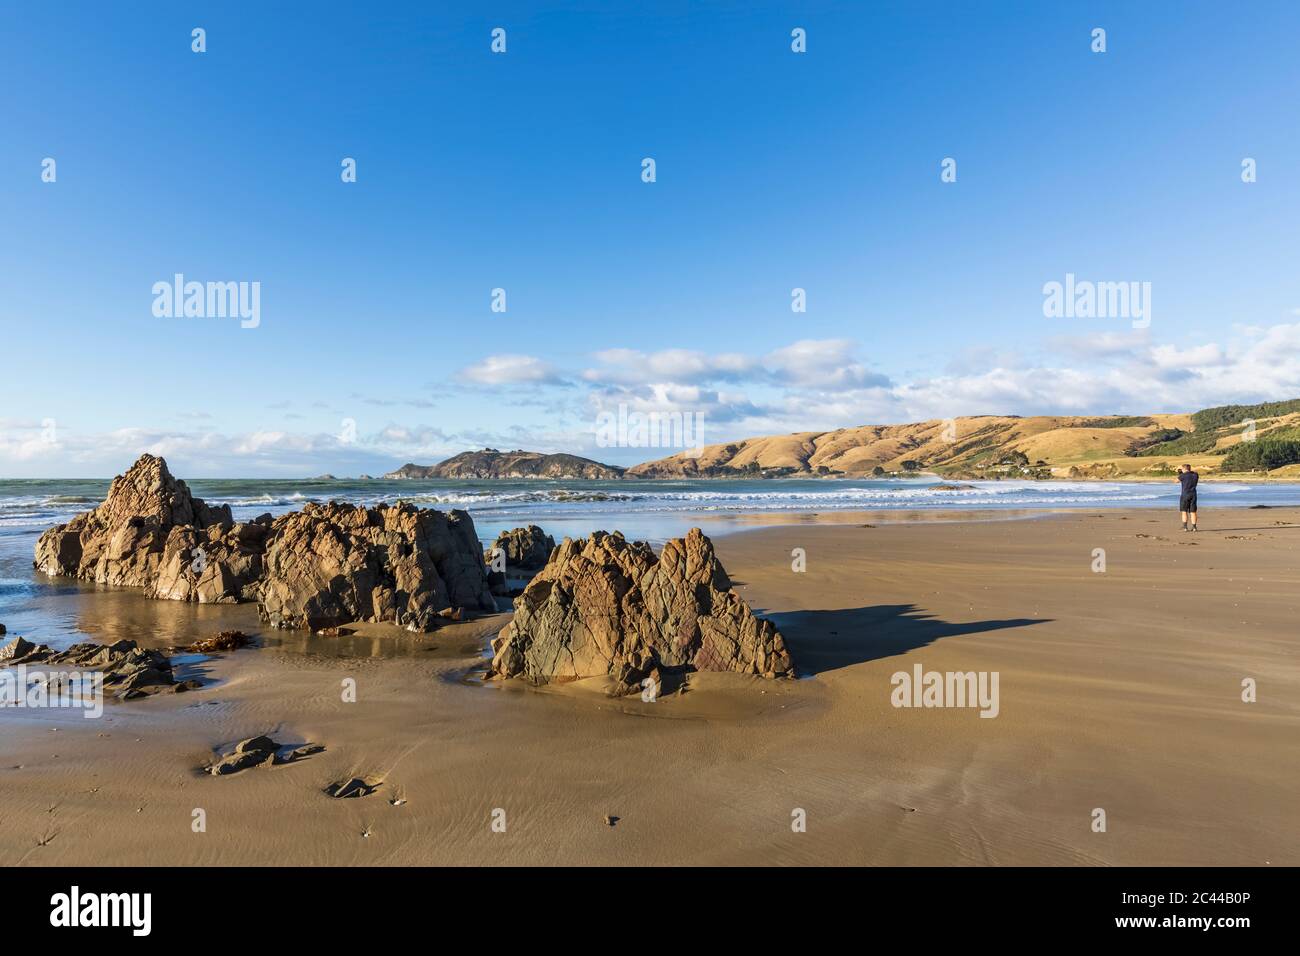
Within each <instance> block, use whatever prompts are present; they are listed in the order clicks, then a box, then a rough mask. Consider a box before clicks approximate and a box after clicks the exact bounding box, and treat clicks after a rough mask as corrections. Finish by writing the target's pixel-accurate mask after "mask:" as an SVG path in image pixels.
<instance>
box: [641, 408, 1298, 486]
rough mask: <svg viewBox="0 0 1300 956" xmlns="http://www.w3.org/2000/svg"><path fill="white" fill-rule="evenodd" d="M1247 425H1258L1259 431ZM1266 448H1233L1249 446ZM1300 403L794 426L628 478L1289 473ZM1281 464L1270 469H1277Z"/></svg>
mask: <svg viewBox="0 0 1300 956" xmlns="http://www.w3.org/2000/svg"><path fill="white" fill-rule="evenodd" d="M1247 422H1253V423H1254V424H1253V438H1251V437H1250V436H1251V435H1252V432H1251V431H1250V430H1249V429H1248V427H1247V424H1246V423H1247ZM1243 441H1244V442H1245V443H1246V444H1252V443H1254V442H1260V443H1265V442H1266V443H1267V445H1264V444H1261V445H1259V446H1258V447H1256V448H1249V449H1242V450H1240V451H1237V452H1235V453H1234V452H1233V449H1234V448H1235V446H1237V445H1239V444H1242V443H1243ZM1296 449H1300V399H1297V400H1294V401H1287V402H1269V403H1265V404H1260V405H1225V406H1220V407H1216V408H1206V409H1202V410H1201V411H1198V412H1193V413H1191V414H1177V415H1107V416H1100V417H1099V416H1088V417H1077V416H1032V417H1028V418H1020V417H1016V416H996V415H983V416H973V417H964V418H957V419H954V420H951V421H948V422H946V421H943V420H940V419H934V420H930V421H925V422H914V423H911V424H906V425H864V426H860V427H857V428H842V429H837V430H836V431H830V432H795V433H792V434H789V435H770V436H765V437H759V438H748V439H745V440H743V441H736V442H728V443H726V444H719V445H709V446H706V447H705V448H704V449H703V452H702V454H700V455H699V457H691V456H690V455H688V454H684V453H683V454H678V455H673V456H670V457H668V458H662V459H658V460H656V461H650V462H645V463H644V464H640V465H636V466H634V467H632V468H630V469H628V477H629V478H636V477H662V478H667V477H735V476H739V475H754V476H761V477H783V476H788V475H824V476H834V475H845V476H865V475H871V474H873V473H874V474H881V473H883V474H900V475H906V474H910V473H915V472H919V471H930V472H937V473H939V474H942V475H944V476H946V477H952V478H963V477H964V478H994V477H1017V478H1025V477H1031V478H1119V477H1133V478H1139V477H1151V478H1158V477H1167V476H1169V475H1170V474H1172V473H1173V470H1174V469H1175V468H1176V467H1177V466H1178V465H1179V464H1182V463H1183V462H1187V463H1189V464H1191V465H1193V466H1194V467H1195V468H1197V470H1199V471H1201V472H1202V473H1203V474H1214V473H1221V474H1228V473H1250V472H1251V469H1254V473H1255V474H1266V473H1267V474H1274V473H1277V474H1279V475H1280V474H1290V472H1291V470H1294V469H1295V468H1297V467H1300V462H1298V460H1297V459H1293V458H1291V457H1290V456H1291V455H1292V454H1293V453H1295V454H1297V455H1298V456H1300V452H1297V451H1296ZM1270 468H1271V469H1272V470H1271V471H1270V470H1269V469H1270Z"/></svg>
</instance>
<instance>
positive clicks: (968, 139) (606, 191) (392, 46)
mask: <svg viewBox="0 0 1300 956" xmlns="http://www.w3.org/2000/svg"><path fill="white" fill-rule="evenodd" d="M561 6H562V7H563V9H560V10H557V9H555V8H556V7H561ZM648 6H649V5H646V4H632V3H628V4H621V3H613V4H611V3H605V4H564V5H560V4H554V3H553V4H493V5H488V4H461V5H443V4H432V3H412V4H403V3H388V4H384V5H382V8H381V9H380V10H378V11H376V12H367V11H365V10H364V9H363V7H362V6H360V5H357V4H329V3H324V4H322V3H313V4H290V3H283V4H280V3H277V4H254V3H235V2H231V3H220V4H218V3H195V4H174V3H158V4H151V3H140V4H132V5H130V6H129V7H126V6H121V5H112V6H110V5H106V4H97V3H69V4H59V5H57V7H55V6H54V5H48V4H45V5H37V4H21V5H20V4H10V5H7V6H6V7H5V8H4V10H3V12H0V21H2V22H0V76H2V77H3V83H0V104H2V105H3V110H2V111H0V115H3V116H4V118H5V122H4V135H3V137H0V213H2V214H3V219H4V222H5V223H6V224H7V225H8V227H9V228H6V229H4V230H2V231H0V323H2V324H3V334H4V341H5V344H6V347H5V354H6V358H7V361H6V362H5V363H4V369H3V372H2V373H0V398H2V399H3V401H2V404H0V476H5V477H24V476H33V477H60V476H69V477H71V476H105V475H111V474H113V473H115V472H119V471H121V470H122V469H124V468H125V467H126V466H127V465H128V464H129V463H130V462H131V461H132V460H133V459H134V458H135V457H136V456H137V455H138V454H140V453H141V452H143V451H155V452H160V453H163V454H165V455H167V456H168V459H169V461H170V462H171V463H172V465H173V469H174V470H175V471H177V472H178V473H180V474H186V475H191V476H195V477H199V476H211V477H216V476H243V475H249V476H252V475H304V474H314V473H318V472H323V471H330V472H333V473H335V474H356V473H358V472H361V471H366V472H370V473H372V474H373V473H377V472H380V471H383V470H387V469H388V468H391V467H393V466H395V465H397V464H400V463H401V462H403V461H408V460H415V461H421V462H428V461H435V460H438V459H440V458H442V457H446V456H447V455H449V454H452V453H455V452H457V451H461V450H465V449H467V448H475V447H483V446H485V445H491V446H494V447H501V448H507V447H508V448H515V447H524V448H536V449H539V450H544V451H571V452H577V453H583V454H590V455H592V456H593V457H598V458H602V459H604V460H609V461H614V462H618V463H624V464H626V463H631V462H635V461H639V460H645V459H648V458H653V457H658V456H659V454H660V452H658V451H656V450H646V449H635V448H603V447H597V445H596V441H595V435H594V429H595V425H596V422H597V416H598V414H599V413H600V412H601V411H602V410H612V409H615V408H617V407H618V405H620V404H623V405H626V406H627V407H629V408H630V409H632V410H641V411H653V410H658V411H669V410H674V409H675V410H679V411H683V412H688V413H697V414H702V415H703V416H704V421H705V440H706V441H709V442H713V441H724V440H729V439H734V438H740V437H745V436H747V435H754V434H763V433H768V432H784V431H795V430H813V429H826V428H833V427H838V426H844V425H855V424H867V423H882V422H896V421H909V420H917V419H923V418H930V417H947V416H950V415H962V414H980V413H1018V414H1037V413H1086V414H1092V413H1104V412H1131V413H1139V412H1155V411H1185V410H1191V409H1194V408H1197V407H1201V406H1204V405H1209V404H1217V403H1223V402H1230V401H1254V400H1265V399H1283V398H1293V397H1297V396H1300V269H1297V268H1296V262H1297V258H1298V257H1297V230H1298V228H1300V226H1298V224H1300V216H1298V215H1297V213H1298V212H1300V185H1298V184H1297V183H1298V180H1300V150H1298V149H1297V146H1298V145H1300V142H1298V141H1300V124H1297V123H1296V114H1295V104H1296V103H1297V102H1300V57H1297V56H1296V55H1295V50H1296V42H1297V39H1300V7H1298V6H1297V5H1296V4H1294V3H1280V2H1279V3H1266V2H1260V3H1251V4H1248V5H1245V6H1244V7H1242V8H1239V9H1234V11H1233V12H1232V13H1231V15H1225V14H1224V13H1223V11H1222V8H1221V7H1218V8H1216V5H1214V4H1209V3H1189V2H1180V3H1143V4H1131V3H1117V4H1098V3H1089V4H1050V5H1049V4H1042V3H962V4H956V3H941V4H930V3H926V4H920V3H896V4H863V3H843V4H818V3H809V4H761V3H760V4H739V3H737V4H691V5H687V4H663V5H654V7H653V9H654V10H655V12H653V13H650V12H647V8H648ZM195 27H202V28H203V29H205V30H206V34H207V36H206V40H207V51H206V52H204V53H195V52H193V51H192V50H191V42H192V41H191V31H192V30H193V29H194V28H195ZM496 27H501V28H504V29H505V30H506V38H507V52H506V53H505V54H503V55H502V54H494V53H492V52H491V49H490V43H491V31H492V30H493V29H494V28H496ZM796 27H801V28H803V29H805V30H806V31H807V52H806V53H803V54H797V53H794V52H793V51H792V50H791V38H790V34H791V30H792V29H794V28H796ZM1095 27H1102V28H1104V29H1105V30H1106V46H1107V49H1106V52H1105V53H1094V52H1092V50H1091V48H1090V47H1091V42H1092V40H1091V31H1092V30H1093V29H1094V28H1095ZM47 157H50V158H53V159H54V160H55V161H56V163H57V167H56V169H57V180H56V181H55V182H53V183H48V182H42V180H41V170H42V161H43V160H44V159H45V158H47ZM344 157H352V158H355V159H356V162H357V182H355V183H343V182H341V180H340V163H341V161H342V159H343V158H344ZM645 157H652V158H654V160H655V162H656V167H657V168H656V173H657V181H656V182H654V183H645V182H643V181H642V179H641V163H642V159H643V158H645ZM946 157H952V158H954V159H955V160H956V161H957V181H956V182H953V183H944V182H941V180H940V163H941V161H942V160H943V159H944V158H946ZM1246 157H1250V158H1253V159H1255V161H1256V163H1257V171H1258V180H1257V181H1256V182H1254V183H1249V184H1247V183H1243V182H1242V179H1241V163H1242V160H1243V158H1246ZM178 272H179V273H183V274H184V275H185V276H186V278H187V279H190V280H197V281H201V282H206V281H249V282H252V281H257V282H260V284H261V313H260V324H259V325H258V326H257V327H256V328H247V329H245V328H241V327H240V324H239V322H238V321H237V320H231V319H226V318H171V317H163V318H160V317H157V316H155V315H154V314H153V310H152V306H153V301H154V297H153V293H152V291H151V290H152V287H153V285H154V283H156V282H159V281H170V280H171V278H172V276H173V275H174V274H175V273H178ZM1067 273H1073V274H1075V275H1077V276H1078V277H1080V278H1081V279H1089V280H1094V281H1124V282H1127V281H1135V282H1149V283H1151V286H1150V288H1151V322H1150V326H1149V328H1145V329H1135V328H1134V327H1133V324H1132V323H1131V322H1130V321H1129V320H1128V319H1127V318H1125V317H1112V318H1097V319H1084V318H1072V319H1049V318H1046V317H1045V316H1044V314H1043V292H1042V289H1043V285H1044V283H1047V282H1050V281H1064V278H1065V276H1066V274H1067ZM796 287H799V288H803V289H806V291H807V303H808V305H807V311H806V312H805V313H794V312H792V311H791V290H792V289H793V288H796ZM494 288H504V289H505V290H506V301H507V311H506V312H505V313H494V312H492V311H491V309H490V303H491V290H492V289H494ZM345 420H350V421H352V422H354V423H355V429H356V440H355V441H347V440H341V436H342V434H343V430H344V425H343V422H344V421H345ZM51 424H52V425H53V427H52V428H51ZM664 453H667V452H664Z"/></svg>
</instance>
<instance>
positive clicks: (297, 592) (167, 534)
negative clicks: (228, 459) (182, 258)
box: [33, 455, 496, 631]
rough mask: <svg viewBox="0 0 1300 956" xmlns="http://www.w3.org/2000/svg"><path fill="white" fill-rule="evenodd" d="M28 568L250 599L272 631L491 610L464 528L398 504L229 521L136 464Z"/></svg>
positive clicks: (58, 531)
mask: <svg viewBox="0 0 1300 956" xmlns="http://www.w3.org/2000/svg"><path fill="white" fill-rule="evenodd" d="M35 558H36V559H35V561H34V562H33V563H34V565H35V567H36V568H37V569H39V570H41V571H44V572H45V573H47V574H62V575H70V576H73V577H77V578H81V579H83V580H87V581H95V582H97V583H99V584H112V585H123V586H127V587H139V588H143V589H144V592H145V595H146V596H148V597H152V598H160V599H165V600H173V601H195V602H198V603H204V604H208V603H235V602H239V601H252V600H257V601H259V603H260V607H259V611H260V613H261V615H262V618H263V619H264V620H266V621H268V622H270V623H272V624H274V625H275V626H277V627H295V628H297V627H302V628H311V629H313V630H321V629H323V628H337V627H339V626H340V625H343V624H349V623H352V622H355V621H363V620H370V621H391V622H394V623H398V624H402V625H405V626H407V627H408V628H410V629H411V630H418V631H427V630H431V629H432V628H433V626H434V623H435V621H438V620H443V619H450V620H460V616H459V615H460V613H461V609H470V610H483V611H495V610H496V605H495V603H494V602H493V600H492V595H491V593H490V590H489V587H488V583H487V572H486V569H485V568H484V567H483V562H482V559H481V558H480V556H479V545H478V539H477V537H476V535H475V533H474V522H473V520H472V519H471V518H470V516H469V515H468V514H466V513H465V512H463V511H452V512H449V513H443V512H440V511H434V510H431V509H419V508H415V507H413V506H411V505H407V504H398V505H396V506H392V507H388V506H384V505H381V506H379V507H378V508H362V507H358V506H353V505H346V504H337V503H335V502H330V503H329V504H327V505H318V504H309V505H308V506H307V507H306V508H304V509H303V510H302V511H299V512H291V513H289V514H285V515H281V516H280V517H279V518H276V519H272V517H271V515H270V514H263V515H260V516H259V517H257V518H255V519H253V520H252V521H247V522H240V523H236V522H234V521H233V520H232V518H231V513H230V507H229V506H228V505H222V506H221V507H219V508H215V507H210V506H209V505H207V504H205V503H204V502H203V501H202V500H200V499H198V498H195V497H194V496H193V495H191V494H190V491H189V488H187V487H186V485H185V482H183V481H179V480H177V479H176V478H173V477H172V475H171V473H170V472H169V471H168V470H167V463H166V462H165V461H163V460H162V459H161V458H158V457H155V456H153V455H142V456H141V457H140V459H139V460H138V461H137V462H136V463H135V464H134V465H132V466H131V468H130V469H129V470H128V471H127V472H126V474H125V475H119V476H118V477H116V478H114V479H113V483H112V485H111V486H110V487H109V491H108V497H107V498H106V499H105V500H104V503H103V504H101V505H100V506H99V507H98V508H96V509H95V510H93V511H88V512H86V513H84V514H81V515H78V516H77V517H75V518H73V519H72V520H71V521H70V522H68V523H67V524H63V525H59V526H58V527H56V528H52V529H50V530H49V531H47V532H45V534H43V535H41V537H40V539H39V540H38V541H37V543H36V555H35Z"/></svg>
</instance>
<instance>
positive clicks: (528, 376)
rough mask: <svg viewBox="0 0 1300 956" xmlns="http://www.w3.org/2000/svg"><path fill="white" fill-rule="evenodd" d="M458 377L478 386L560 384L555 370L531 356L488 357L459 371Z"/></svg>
mask: <svg viewBox="0 0 1300 956" xmlns="http://www.w3.org/2000/svg"><path fill="white" fill-rule="evenodd" d="M458 377H459V378H461V379H463V380H464V381H467V382H474V383H476V384H479V385H519V384H529V383H531V384H559V383H560V377H559V375H558V374H557V373H556V371H555V369H554V368H552V367H551V366H550V365H549V364H547V363H546V362H543V361H542V360H541V359H539V358H536V357H534V356H532V355H489V356H488V357H487V358H485V359H483V361H481V362H477V363H475V364H474V365H470V366H468V367H466V368H463V369H461V370H460V372H459V375H458Z"/></svg>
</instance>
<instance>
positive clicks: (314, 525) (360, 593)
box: [259, 502, 496, 631]
mask: <svg viewBox="0 0 1300 956" xmlns="http://www.w3.org/2000/svg"><path fill="white" fill-rule="evenodd" d="M259 602H260V605H259V612H260V614H261V616H262V619H263V620H265V621H266V622H267V623H269V624H271V625H272V626H274V627H287V628H310V629H311V630H314V631H318V630H321V629H322V628H330V627H339V626H340V625H343V624H349V623H352V622H355V621H367V620H369V621H391V622H393V623H396V624H401V625H403V626H405V627H407V628H408V629H409V630H415V631H429V630H432V629H433V628H434V626H435V624H436V622H437V621H438V620H440V619H441V617H442V616H443V613H444V612H448V611H453V609H455V608H470V609H473V610H483V611H494V610H496V605H495V603H494V602H493V600H492V595H491V593H490V591H489V589H488V582H487V572H486V569H485V568H484V567H483V562H482V560H481V559H480V557H479V546H478V538H477V536H476V535H475V532H474V521H473V519H472V518H470V516H469V515H468V514H467V513H466V512H464V511H451V512H448V513H443V512H441V511H433V510H431V509H427V508H426V509H420V508H415V507H413V506H412V505H408V504H403V503H399V504H397V505H393V506H386V505H382V504H381V505H379V506H378V507H376V508H363V507H360V506H355V505H348V504H339V503H337V502H330V503H329V504H326V505H317V504H309V505H307V507H305V508H304V509H303V510H302V511H298V512H292V513H290V514H287V515H281V516H280V517H279V518H277V519H276V521H275V524H274V526H273V529H272V532H271V537H270V541H269V544H268V546H267V552H266V568H265V577H264V580H263V583H262V588H261V591H260V597H259ZM448 616H450V615H448Z"/></svg>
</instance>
